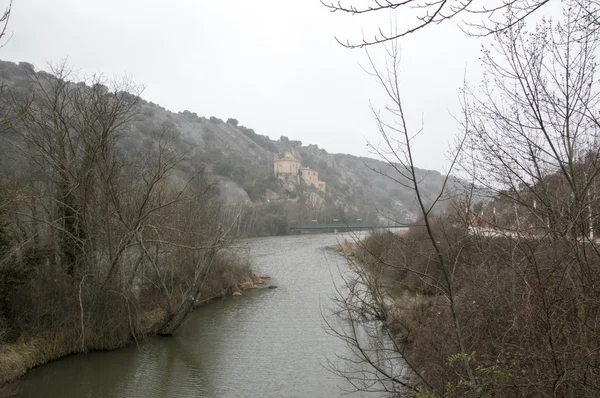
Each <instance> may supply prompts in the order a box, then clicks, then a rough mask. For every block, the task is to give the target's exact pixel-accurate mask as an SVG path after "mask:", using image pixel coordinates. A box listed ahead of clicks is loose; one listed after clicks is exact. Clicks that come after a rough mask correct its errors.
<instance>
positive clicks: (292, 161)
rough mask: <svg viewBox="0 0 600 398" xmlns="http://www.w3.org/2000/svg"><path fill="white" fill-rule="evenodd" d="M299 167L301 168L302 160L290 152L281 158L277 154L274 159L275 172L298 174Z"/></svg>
mask: <svg viewBox="0 0 600 398" xmlns="http://www.w3.org/2000/svg"><path fill="white" fill-rule="evenodd" d="M298 169H300V161H299V160H298V159H296V158H295V157H293V156H292V155H291V154H289V153H286V154H285V156H284V157H282V158H281V159H279V158H278V157H277V156H275V158H274V159H273V171H274V172H275V174H278V173H282V174H294V175H298Z"/></svg>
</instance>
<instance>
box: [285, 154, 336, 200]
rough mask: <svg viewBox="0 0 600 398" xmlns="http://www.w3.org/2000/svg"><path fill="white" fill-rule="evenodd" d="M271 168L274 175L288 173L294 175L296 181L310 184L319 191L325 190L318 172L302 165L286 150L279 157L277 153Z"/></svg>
mask: <svg viewBox="0 0 600 398" xmlns="http://www.w3.org/2000/svg"><path fill="white" fill-rule="evenodd" d="M273 169H274V172H275V175H278V174H288V175H292V176H296V182H298V183H300V181H302V182H303V183H304V184H306V185H312V186H313V187H315V188H317V189H318V190H320V191H321V192H323V193H324V192H325V190H326V187H327V186H326V184H325V182H324V181H319V172H318V171H316V170H313V169H311V168H309V167H302V165H301V164H300V161H299V160H298V159H296V158H295V157H294V156H293V155H292V154H291V153H289V152H286V154H285V156H283V157H282V158H281V159H279V157H278V156H277V155H275V158H274V159H273Z"/></svg>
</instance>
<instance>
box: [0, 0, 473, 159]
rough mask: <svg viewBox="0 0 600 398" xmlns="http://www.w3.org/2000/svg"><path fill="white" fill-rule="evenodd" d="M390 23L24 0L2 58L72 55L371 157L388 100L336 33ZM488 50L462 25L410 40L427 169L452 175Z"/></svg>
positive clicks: (151, 1)
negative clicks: (463, 121) (464, 101)
mask: <svg viewBox="0 0 600 398" xmlns="http://www.w3.org/2000/svg"><path fill="white" fill-rule="evenodd" d="M389 19H390V15H389V14H381V15H380V16H378V17H368V18H366V17H350V16H345V15H340V14H337V13H330V12H329V11H328V10H326V9H325V8H324V7H323V6H322V5H321V4H320V2H319V1H318V0H302V1H288V0H254V1H249V0H172V1H169V2H165V1H155V0H103V1H91V0H54V1H48V0H18V1H15V2H14V5H13V13H12V16H11V20H10V23H9V33H11V34H12V38H11V39H10V41H9V42H8V44H7V45H6V46H5V47H4V48H2V49H0V59H3V60H9V61H14V62H20V61H26V62H30V63H32V64H34V65H35V66H36V67H37V68H39V69H45V68H46V67H45V65H46V64H47V63H48V62H51V63H56V62H58V61H60V60H61V59H63V58H65V57H68V61H69V63H70V64H71V65H72V66H73V67H75V68H76V69H78V70H79V71H80V72H81V73H82V74H86V73H95V72H101V73H103V74H105V75H107V76H113V75H118V76H120V75H124V74H125V75H128V76H131V77H132V78H133V79H134V80H135V81H136V82H138V83H142V84H144V85H145V87H146V88H145V91H144V94H143V97H144V98H145V99H147V100H149V101H152V102H155V103H158V104H160V105H162V106H164V107H165V108H167V109H169V110H171V111H176V112H178V111H183V110H186V109H187V110H189V111H192V112H196V113H197V114H198V115H199V116H206V117H209V116H217V117H219V118H222V119H224V120H226V119H227V118H230V117H232V118H236V119H238V120H239V121H240V123H241V124H243V125H245V126H247V127H251V128H253V129H254V130H255V131H256V132H257V133H259V134H265V135H268V136H269V137H271V138H273V139H278V138H279V137H280V136H281V135H285V136H287V137H289V138H290V139H296V140H301V141H302V142H303V144H305V145H306V144H317V145H319V147H322V148H324V149H326V150H327V151H329V152H333V153H350V154H354V155H359V156H368V155H369V153H368V151H367V148H366V140H371V141H372V142H374V143H377V142H379V135H378V132H377V126H376V124H375V123H374V122H373V118H372V115H371V113H370V109H369V101H373V102H374V103H375V104H376V105H377V106H382V105H384V104H385V97H384V95H383V92H382V90H381V88H380V87H379V86H378V85H377V83H376V82H375V81H374V80H373V79H372V77H370V76H368V75H367V74H366V73H365V72H364V71H363V70H362V69H361V67H360V65H361V64H362V65H365V61H366V58H365V54H364V51H363V50H348V49H345V48H343V47H342V46H340V45H339V44H337V43H336V41H335V40H334V37H335V36H337V37H339V38H341V39H346V38H349V39H353V38H359V37H360V36H361V31H365V32H367V33H368V34H369V32H370V31H372V30H373V29H374V28H376V27H378V25H384V26H385V25H389ZM481 44H482V41H481V40H478V39H473V38H467V37H465V36H464V35H463V34H462V33H461V32H460V30H459V29H458V28H457V27H456V26H455V25H453V24H446V25H442V26H436V27H431V28H429V29H427V30H426V31H423V32H420V33H419V34H416V35H413V36H411V37H409V38H408V39H407V40H405V41H404V42H403V44H402V72H403V75H404V82H403V90H404V101H405V106H406V111H407V113H408V115H409V120H410V122H411V128H413V129H418V128H419V127H420V124H421V120H423V122H424V125H425V130H424V132H423V134H422V135H421V136H420V138H419V141H418V146H417V164H418V165H419V166H420V167H424V168H430V169H437V170H440V171H443V169H444V166H445V164H446V157H445V155H444V153H445V151H446V150H447V148H448V144H449V143H450V142H452V139H453V137H454V135H455V134H456V132H457V128H458V127H457V124H456V122H455V121H454V119H453V118H452V114H455V115H456V114H458V113H459V111H460V107H459V102H458V89H459V87H460V86H461V84H462V80H463V77H464V75H465V71H466V73H467V77H468V79H469V80H470V81H471V82H473V83H477V81H478V80H479V78H480V73H481V72H480V68H479V61H478V57H479V49H480V46H481Z"/></svg>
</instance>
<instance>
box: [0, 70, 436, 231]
mask: <svg viewBox="0 0 600 398" xmlns="http://www.w3.org/2000/svg"><path fill="white" fill-rule="evenodd" d="M31 69H32V66H31V65H29V64H27V63H20V64H19V65H17V64H14V63H12V62H2V61H0V79H1V80H2V82H3V84H4V85H5V93H8V95H12V94H11V93H14V92H19V91H26V90H31V89H32V87H33V85H32V83H31V79H30V77H28V70H31ZM37 73H38V74H43V73H45V72H37ZM73 83H75V82H73ZM79 84H81V83H79ZM138 107H139V108H138V109H137V112H136V114H135V116H134V118H133V119H132V121H131V124H130V126H129V127H128V129H127V131H126V133H123V134H122V135H121V137H120V139H119V142H118V147H119V148H120V149H121V150H122V151H123V152H124V154H126V157H128V158H135V157H136V156H137V155H138V152H139V148H141V147H144V145H146V144H145V143H147V142H149V141H150V140H152V139H154V138H155V137H156V136H157V135H163V136H168V137H169V139H170V140H171V141H172V142H171V145H172V147H173V148H174V151H176V152H177V153H179V154H185V158H186V161H185V162H183V163H182V165H181V166H180V167H181V169H182V170H187V169H188V168H192V169H196V168H199V167H205V168H206V169H207V170H209V171H210V172H211V173H212V174H213V175H214V176H216V177H217V178H218V179H219V181H220V188H221V194H222V196H223V198H224V199H225V202H226V203H227V204H228V205H229V207H231V208H232V209H237V210H230V211H229V215H227V216H226V220H225V221H227V222H232V220H233V219H237V222H238V232H239V233H240V234H243V235H267V234H280V233H285V231H286V228H287V225H288V224H289V223H290V222H297V223H305V222H310V220H314V219H317V220H318V221H319V222H331V220H333V219H336V218H337V219H345V220H347V221H350V222H353V221H356V220H362V221H363V222H369V223H378V222H379V223H387V222H391V221H389V220H396V221H398V222H406V221H409V220H411V219H413V218H414V217H415V214H416V213H417V211H416V207H415V206H416V203H415V199H414V197H413V194H412V192H410V191H409V190H407V189H406V188H404V187H402V186H401V185H399V184H397V183H394V182H393V181H391V180H390V179H389V178H387V177H385V175H393V174H394V172H393V169H392V167H390V166H389V165H387V164H386V163H384V162H381V161H378V160H375V159H371V158H364V157H356V156H352V155H346V154H330V153H328V152H327V151H326V150H324V149H322V148H319V147H318V146H316V145H303V143H302V142H300V141H295V140H290V139H288V138H287V137H286V136H285V126H282V131H281V133H282V135H281V137H280V138H279V139H278V140H276V141H275V140H271V139H269V138H268V137H266V136H264V135H260V134H258V133H256V132H255V131H254V130H252V129H251V128H248V127H245V126H243V125H241V124H240V123H239V122H238V121H237V120H235V119H233V118H231V119H228V120H227V121H223V120H222V119H219V118H216V117H208V118H206V117H200V116H198V115H197V114H196V113H194V112H190V111H183V112H180V113H174V112H170V111H168V110H166V109H165V108H163V107H161V106H160V105H158V104H154V103H152V102H147V101H144V100H140V101H139V103H138ZM153 137H154V138H153ZM5 141H6V140H5ZM0 150H2V151H3V156H2V159H3V161H2V164H1V166H2V167H3V169H4V170H5V171H11V172H15V171H17V170H16V169H15V167H16V166H15V165H14V164H11V161H10V156H8V155H9V153H10V145H7V144H6V142H5V143H4V144H3V146H2V148H1V149H0ZM286 152H290V153H292V154H293V156H295V157H296V158H297V159H298V160H300V161H301V163H302V165H303V166H305V167H310V168H311V169H314V170H316V171H318V173H319V179H320V180H321V181H324V182H326V184H327V191H326V193H325V194H323V193H322V192H320V191H319V190H316V189H314V188H313V187H310V186H305V185H302V184H300V185H299V186H297V187H294V188H293V189H292V190H291V191H290V189H289V187H288V188H287V189H284V187H282V185H281V182H280V181H279V182H278V180H277V179H276V176H275V174H274V173H273V158H274V156H276V155H278V156H282V155H283V154H285V153H286ZM17 168H18V167H17ZM418 173H419V174H420V175H421V176H422V177H423V183H422V187H423V192H424V193H425V196H429V197H434V196H435V194H437V190H438V189H439V187H440V186H441V183H442V180H443V176H442V175H441V174H440V173H438V172H436V171H427V170H419V171H418ZM227 211H228V210H227V207H226V208H225V214H227ZM240 218H241V219H244V218H245V219H246V220H247V221H249V222H250V224H249V225H246V224H243V223H242V221H241V220H240ZM248 218H250V220H248ZM265 218H266V219H267V220H266V221H265ZM257 221H260V222H264V225H261V226H259V225H257V224H256V222H257Z"/></svg>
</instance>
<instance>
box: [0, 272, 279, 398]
mask: <svg viewBox="0 0 600 398" xmlns="http://www.w3.org/2000/svg"><path fill="white" fill-rule="evenodd" d="M224 264H225V265H226V266H224V267H221V269H218V270H216V272H214V273H213V274H212V275H211V278H210V279H207V280H206V283H205V284H204V285H203V289H202V291H201V293H200V295H199V300H198V301H197V304H196V307H199V306H201V305H203V304H205V303H208V302H210V301H212V300H215V299H218V298H222V297H225V296H237V295H242V292H243V291H245V290H250V289H256V288H266V287H269V286H266V284H265V280H267V279H270V276H269V275H267V274H257V273H255V272H254V271H253V270H252V269H251V267H250V265H249V263H248V262H239V263H236V264H233V263H231V262H225V263H224ZM167 316H168V313H167V311H166V310H165V308H164V307H162V306H156V307H155V308H154V309H149V310H143V311H137V312H136V313H135V315H133V314H130V319H129V320H128V322H129V323H130V324H131V328H132V330H131V333H128V334H126V335H125V334H122V333H114V332H113V331H112V330H110V329H108V328H106V329H104V330H96V331H94V330H88V331H87V333H86V338H85V345H82V343H81V342H82V337H81V332H80V331H79V330H73V329H70V330H67V329H54V330H48V331H46V332H45V333H40V334H36V335H27V334H23V335H21V336H19V338H18V339H16V340H15V341H13V342H10V343H8V344H2V345H1V346H0V398H7V397H14V396H16V395H17V394H18V379H19V378H21V377H22V376H23V375H25V374H26V373H27V371H29V370H31V369H33V368H36V367H39V366H43V365H45V364H48V363H50V362H53V361H56V360H59V359H61V358H64V357H67V356H69V355H76V354H80V353H87V352H92V351H110V350H114V349H118V348H122V347H125V346H127V345H129V344H132V343H138V342H140V341H141V340H143V339H144V338H147V337H150V336H154V335H156V334H157V333H158V332H159V331H160V330H161V328H162V327H163V326H164V324H165V321H166V319H167ZM108 324H111V322H108Z"/></svg>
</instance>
